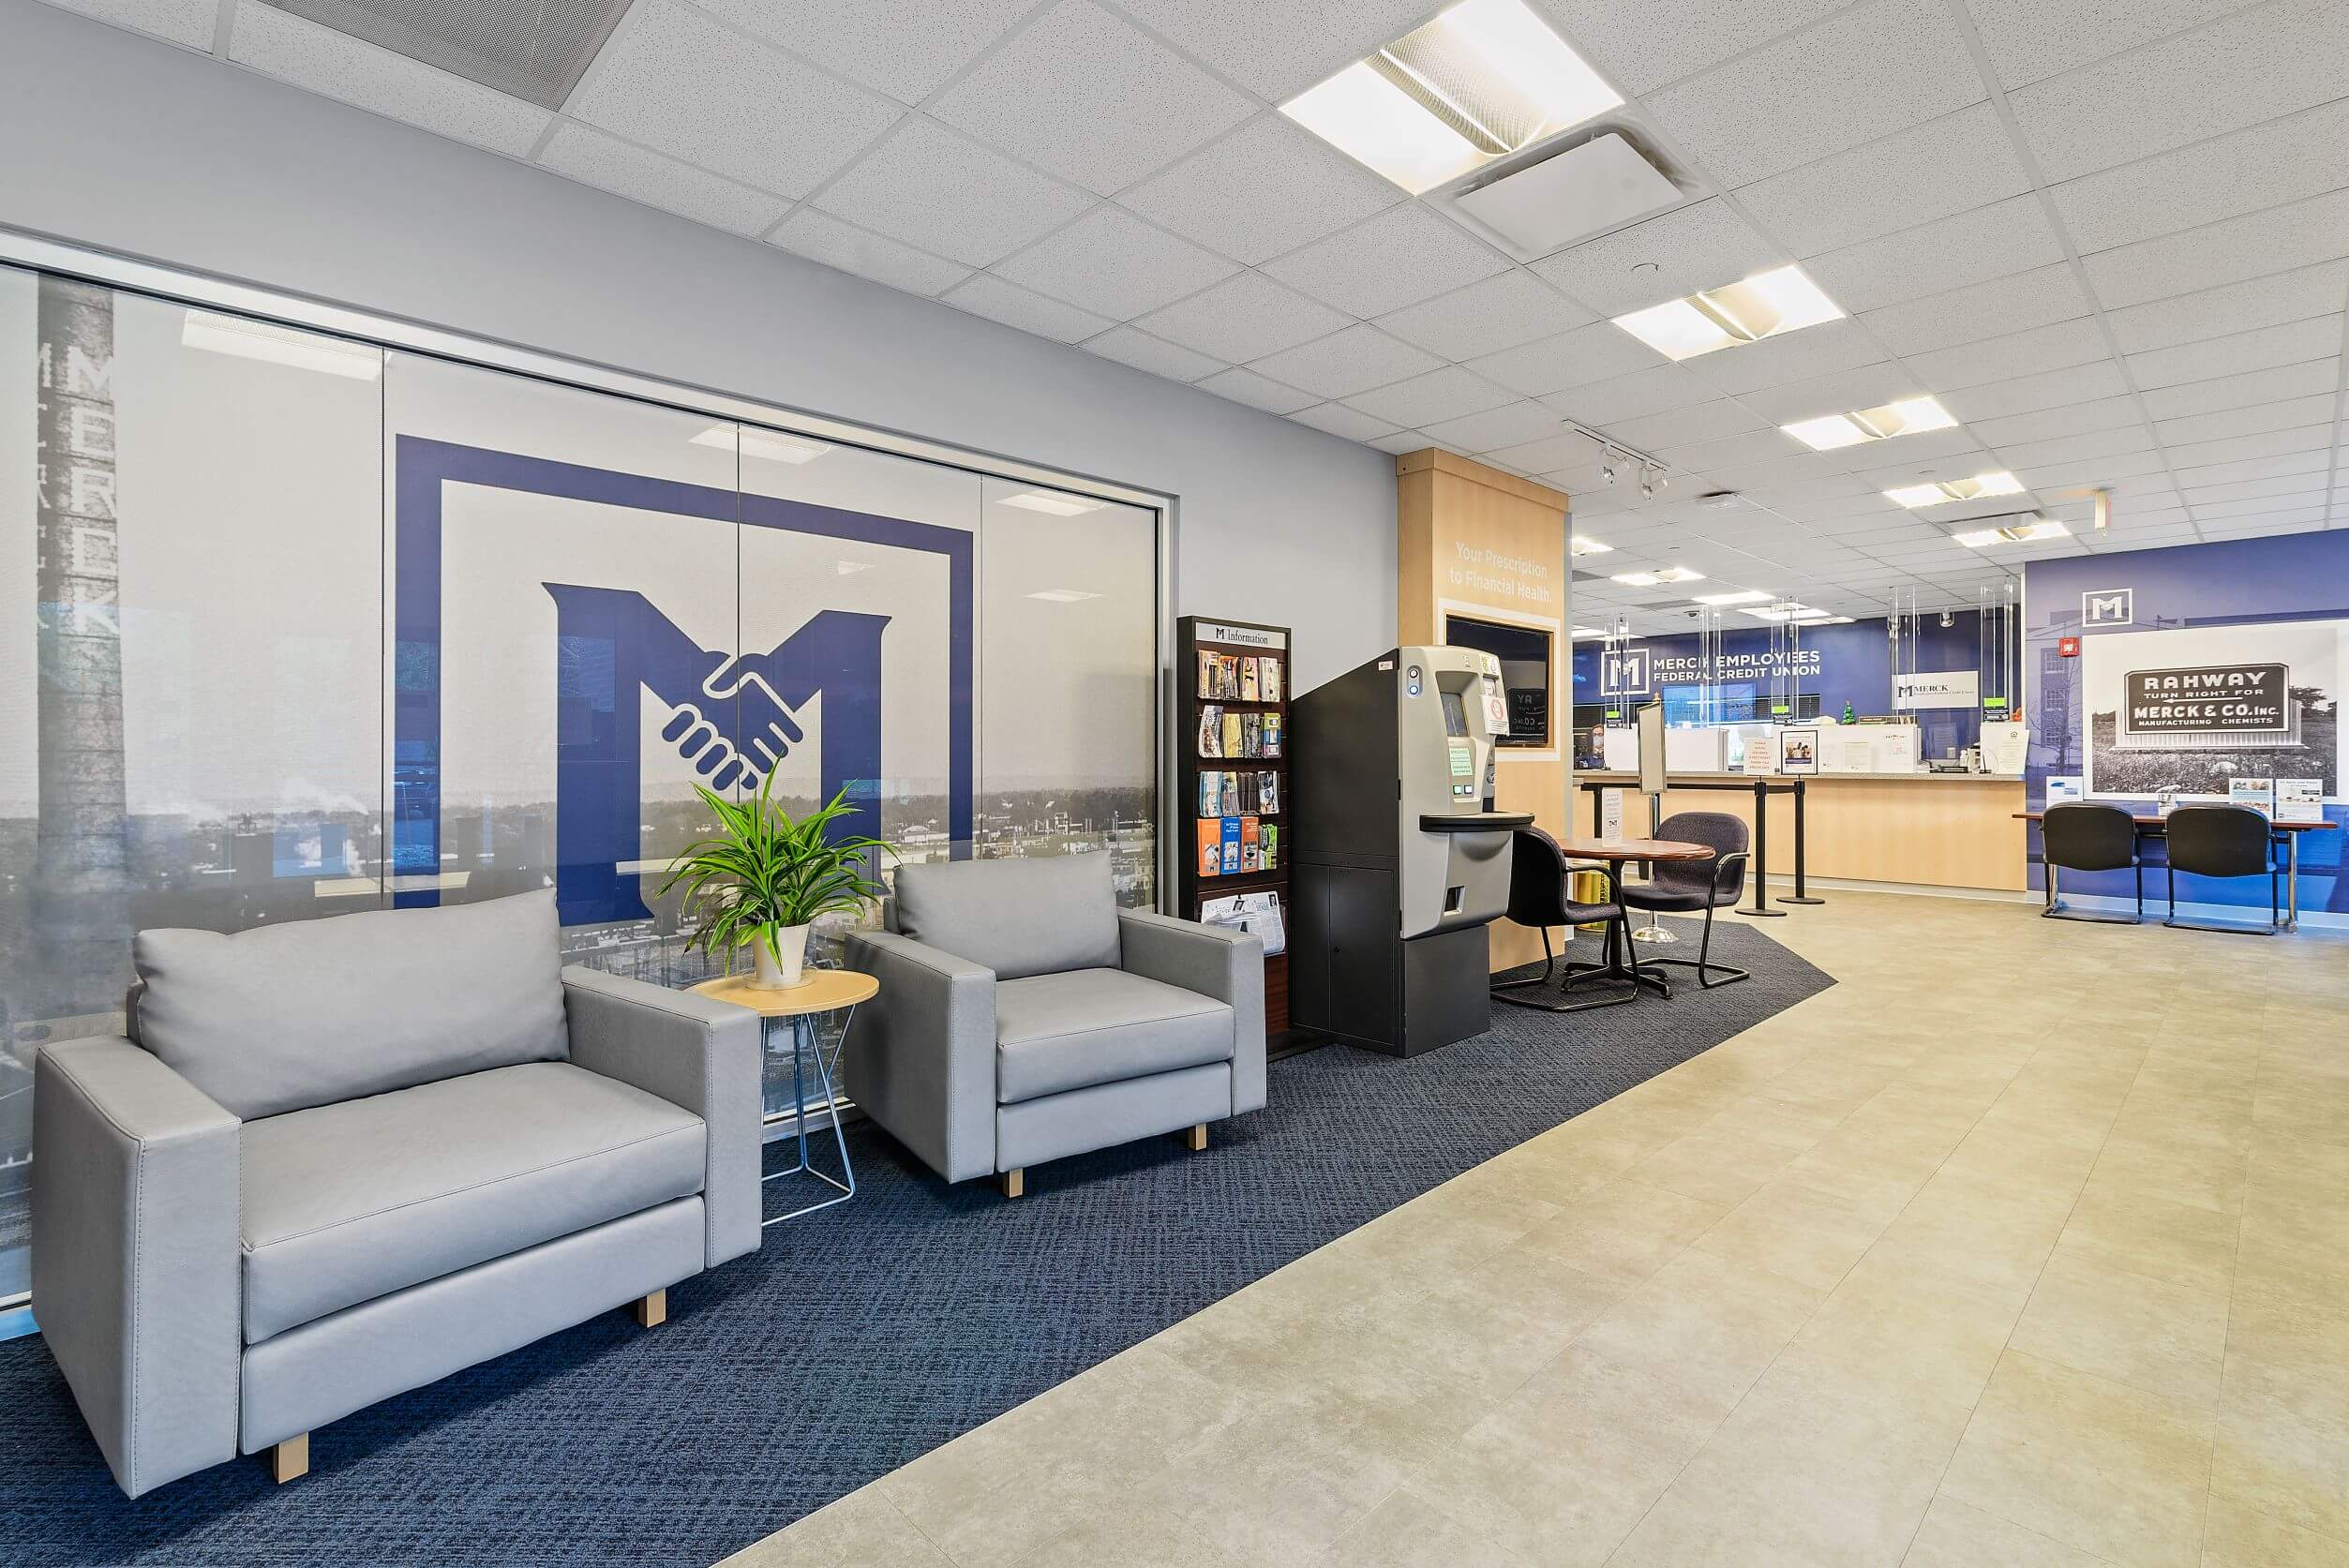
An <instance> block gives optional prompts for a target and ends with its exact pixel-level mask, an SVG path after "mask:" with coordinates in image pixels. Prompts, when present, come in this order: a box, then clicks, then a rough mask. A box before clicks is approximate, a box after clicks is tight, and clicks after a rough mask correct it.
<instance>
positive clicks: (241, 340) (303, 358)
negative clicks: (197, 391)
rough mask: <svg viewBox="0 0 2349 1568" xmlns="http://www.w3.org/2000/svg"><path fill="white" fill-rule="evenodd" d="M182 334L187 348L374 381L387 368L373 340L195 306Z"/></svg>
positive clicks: (182, 325)
mask: <svg viewBox="0 0 2349 1568" xmlns="http://www.w3.org/2000/svg"><path fill="white" fill-rule="evenodd" d="M179 340H180V343H181V346H182V347H185V348H189V349H202V350H204V351H207V352H210V353H216V354H234V355H235V356H236V357H237V358H239V359H258V360H262V361H265V362H267V363H268V364H271V365H284V366H292V368H293V369H296V370H315V371H318V372H319V373H320V374H322V375H327V376H344V377H348V378H349V379H351V380H352V381H374V380H375V379H376V378H377V377H379V376H381V375H382V374H383V351H382V350H381V349H379V348H377V347H375V346H374V345H373V344H371V343H353V342H351V341H349V340H347V339H345V338H340V337H322V336H319V335H318V334H317V333H314V332H296V331H295V330H294V329H293V328H292V327H281V326H276V325H273V324H272V323H270V322H268V321H252V320H250V319H249V318H247V317H244V316H218V315H215V314H214V313H213V312H211V311H209V310H190V311H189V312H188V313H187V321H184V322H183V323H181V326H180V329H179Z"/></svg>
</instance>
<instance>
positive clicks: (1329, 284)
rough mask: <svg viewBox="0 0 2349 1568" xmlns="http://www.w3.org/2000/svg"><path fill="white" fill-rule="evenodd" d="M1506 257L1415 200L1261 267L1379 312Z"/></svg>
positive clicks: (1474, 275)
mask: <svg viewBox="0 0 2349 1568" xmlns="http://www.w3.org/2000/svg"><path fill="white" fill-rule="evenodd" d="M1509 266H1510V262H1509V261H1508V259H1507V258H1506V257H1504V256H1503V255H1502V254H1501V253H1500V252H1499V251H1497V250H1494V249H1493V248H1492V247H1491V246H1488V245H1486V244H1485V243H1484V242H1483V241H1482V240H1479V239H1477V238H1475V237H1474V235H1472V234H1470V233H1468V232H1467V231H1465V230H1462V229H1461V228H1460V227H1459V225H1458V224H1455V223H1452V222H1450V221H1449V220H1447V219H1445V218H1444V217H1440V216H1439V215H1438V214H1436V213H1435V212H1433V211H1432V210H1430V209H1429V208H1427V207H1424V206H1422V205H1420V204H1419V203H1418V202H1405V203H1403V204H1402V205H1400V206H1398V207H1391V208H1389V209H1387V210H1386V211H1385V212H1384V213H1381V214H1379V215H1378V216H1377V217H1373V218H1370V219H1369V220H1368V221H1367V222H1363V223H1358V224H1356V225H1355V226H1354V227H1353V228H1352V229H1348V230H1345V231H1341V232H1339V233H1336V234H1332V235H1330V236H1329V237H1328V238H1326V239H1324V240H1321V241H1318V242H1316V243H1315V244H1312V245H1309V246H1306V247H1305V248H1304V249H1302V250H1297V251H1292V252H1291V253H1290V254H1288V255H1286V256H1283V257H1281V258H1279V260H1278V261H1269V262H1267V263H1265V265H1264V272H1265V273H1266V274H1267V275H1268V276H1272V277H1275V278H1278V279H1279V281H1281V282H1283V283H1286V284H1287V285H1289V286H1290V287H1291V288H1293V289H1296V290H1299V291H1302V292H1304V293H1307V294H1310V295H1311V296H1312V297H1313V298H1315V299H1317V300H1320V301H1322V302H1323V303H1324V304H1325V305H1331V306H1336V307H1337V308H1339V309H1340V310H1343V311H1346V312H1347V313H1349V314H1350V315H1354V316H1365V317H1368V316H1384V315H1385V314H1386V313H1387V312H1389V311H1392V310H1399V309H1401V308H1402V307H1403V306H1407V305H1416V304H1418V303H1419V302H1420V301H1421V300H1424V299H1429V298H1432V297H1433V296H1435V295H1437V294H1441V293H1446V292H1448V291H1451V290H1454V289H1458V288H1460V287H1463V286H1464V285H1466V284H1470V283H1474V282H1475V281H1476V280H1477V279H1478V278H1482V277H1489V276H1493V275H1494V274H1495V273H1501V272H1506V271H1507V270H1508V269H1509Z"/></svg>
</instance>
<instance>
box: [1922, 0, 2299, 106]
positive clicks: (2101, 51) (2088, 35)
mask: <svg viewBox="0 0 2349 1568" xmlns="http://www.w3.org/2000/svg"><path fill="white" fill-rule="evenodd" d="M2254 3H2255V0H2089V3H2087V4H2068V5H2051V4H2049V3H2048V0H1966V9H1967V14H1968V15H1969V16H1971V17H1972V19H1973V22H1974V31H1975V33H1976V34H1977V35H1978V36H1979V37H1981V39H1982V49H1983V51H1984V52H1986V53H1987V54H1988V55H1989V56H1990V64H1991V68H1992V69H1993V70H1994V71H1996V72H1997V77H1998V84H1999V85H2000V86H2002V87H2007V88H2015V87H2021V86H2025V85H2027V83H2030V82H2038V81H2041V80H2043V79H2044V78H2047V77H2050V76H2054V75H2056V74H2057V73H2058V72H2061V71H2068V70H2072V69H2073V68H2075V67H2080V66H2087V65H2093V64H2095V63H2096V62H2097V61H2099V60H2102V59H2104V58H2106V57H2107V56H2110V55H2114V54H2117V53H2119V52H2121V51H2123V50H2125V49H2134V48H2135V47H2137V46H2138V45H2139V44H2144V43H2150V42H2152V41H2153V40H2154V39H2156V38H2162V37H2168V36H2169V35H2170V34H2172V33H2177V32H2181V31H2183V30H2184V29H2186V28H2189V27H2194V26H2199V25H2200V24H2201V23H2203V22H2208V21H2211V20H2212V19H2214V18H2216V17H2222V16H2224V15H2226V14H2227V13H2228V12H2230V11H2239V10H2241V9H2242V8H2243V7H2245V6H2247V5H2252V4H2254Z"/></svg>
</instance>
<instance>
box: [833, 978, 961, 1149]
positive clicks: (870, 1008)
mask: <svg viewBox="0 0 2349 1568" xmlns="http://www.w3.org/2000/svg"><path fill="white" fill-rule="evenodd" d="M842 961H843V962H844V963H845V964H846V965H847V966H848V967H849V968H851V969H855V970H860V971H861V972H862V973H864V974H867V975H871V976H872V977H873V978H875V979H877V980H879V981H880V982H881V990H880V993H879V994H878V995H876V996H875V997H874V998H873V999H872V1000H871V1001H869V1002H866V1003H865V1004H864V1005H863V1006H861V1007H860V1008H858V1009H857V1015H856V1019H855V1021H854V1022H853V1023H851V1025H850V1033H849V1038H848V1040H847V1042H846V1046H845V1050H844V1051H843V1052H842V1060H843V1063H844V1066H843V1068H842V1073H843V1076H844V1077H845V1079H846V1080H847V1084H848V1098H851V1099H853V1100H855V1101H856V1102H857V1105H858V1106H859V1107H860V1109H861V1110H862V1111H863V1112H864V1113H865V1114H866V1115H868V1116H870V1117H872V1118H873V1119H874V1120H875V1121H876V1122H878V1123H880V1124H881V1126H883V1127H887V1128H888V1129H889V1130H890V1133H892V1134H893V1135H895V1137H896V1138H897V1141H898V1142H901V1143H904V1144H905V1146H906V1147H907V1148H909V1149H911V1150H913V1152H914V1153H915V1154H917V1155H919V1156H920V1157H921V1159H922V1161H923V1163H925V1164H927V1165H928V1166H929V1167H930V1168H931V1169H932V1170H933V1171H935V1172H937V1173H938V1174H939V1175H941V1176H944V1177H945V1178H946V1179H947V1180H948V1181H950V1182H959V1181H968V1180H969V1179H970V1178H972V1177H974V1176H986V1175H992V1174H994V1172H995V971H994V970H992V969H989V968H987V967H985V966H984V965H983V964H978V963H971V962H970V961H969V960H968V959H964V958H957V957H955V956H954V955H953V954H952V953H950V952H947V951H945V950H944V949H942V948H933V947H928V946H926V945H924V944H922V943H920V942H917V941H915V940H913V938H911V937H909V936H900V935H898V934H897V933H894V932H888V931H856V932H850V933H848V938H847V943H846V946H845V951H844V953H843V955H842Z"/></svg>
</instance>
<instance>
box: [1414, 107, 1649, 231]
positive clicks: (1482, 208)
mask: <svg viewBox="0 0 2349 1568" xmlns="http://www.w3.org/2000/svg"><path fill="white" fill-rule="evenodd" d="M1454 200H1455V202H1456V204H1457V205H1458V206H1459V210H1460V211H1461V212H1463V213H1465V214H1466V215H1467V216H1468V217H1472V218H1474V219H1475V220H1476V222H1477V223H1479V224H1481V225H1483V226H1484V227H1485V228H1486V229H1488V230H1489V231H1491V232H1492V233H1493V235H1494V236H1495V237H1496V238H1498V239H1499V240H1501V241H1502V242H1503V243H1504V244H1505V245H1506V246H1509V247H1510V248H1511V249H1512V250H1514V251H1516V252H1518V253H1519V257H1520V259H1524V258H1531V257H1535V256H1547V255H1549V253H1550V252H1551V251H1553V250H1558V249H1561V248H1563V247H1564V246H1569V245H1572V244H1574V243H1575V242H1576V241H1577V240H1580V239H1587V238H1589V237H1590V236H1591V235H1593V234H1603V233H1605V232H1607V231H1608V230H1610V229H1620V228H1622V227H1623V225H1624V224H1626V223H1636V222H1638V220H1639V219H1640V218H1643V217H1648V216H1649V215H1651V214H1653V213H1660V212H1662V211H1663V210H1664V209H1665V208H1667V207H1671V206H1677V205H1678V204H1679V203H1680V202H1681V200H1682V197H1681V192H1680V187H1677V186H1675V185H1674V184H1673V183H1672V182H1671V180H1670V179H1668V178H1667V177H1666V175H1665V174H1664V172H1663V171H1661V170H1659V169H1658V168H1656V166H1655V165H1654V164H1653V163H1651V162H1649V161H1648V159H1647V157H1645V155H1643V154H1642V153H1641V152H1640V151H1639V149H1638V148H1637V147H1635V146H1633V145H1632V144H1631V142H1629V141H1628V140H1627V139H1625V137H1624V136H1623V133H1622V132H1621V131H1614V130H1609V131H1602V132H1601V133H1599V134H1598V135H1596V136H1593V137H1592V138H1590V139H1589V140H1588V141H1584V142H1577V143H1576V144H1575V145H1573V146H1571V147H1568V148H1565V149H1564V151H1562V152H1558V153H1553V154H1551V155H1550V156H1549V157H1546V158H1543V159H1542V160H1541V161H1540V162H1538V163H1533V164H1528V165H1525V166H1523V167H1521V168H1518V169H1513V170H1511V171H1509V172H1507V173H1504V174H1502V175H1500V176H1499V177H1497V178H1495V179H1493V180H1490V181H1489V182H1487V183H1486V184H1484V185H1481V186H1478V187H1476V188H1475V189H1474V190H1469V191H1463V192H1462V193H1461V194H1460V195H1459V196H1458V197H1457V198H1455V199H1454Z"/></svg>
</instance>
